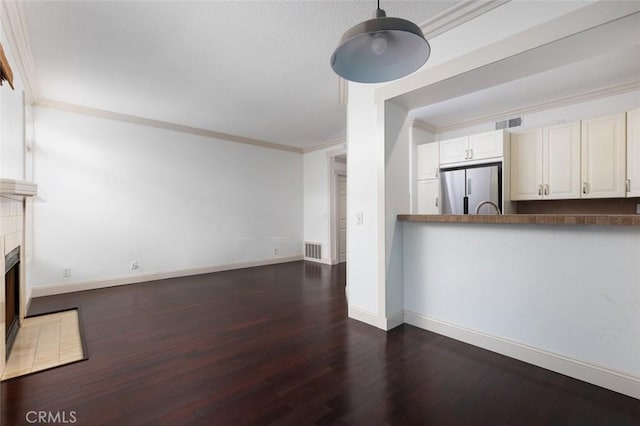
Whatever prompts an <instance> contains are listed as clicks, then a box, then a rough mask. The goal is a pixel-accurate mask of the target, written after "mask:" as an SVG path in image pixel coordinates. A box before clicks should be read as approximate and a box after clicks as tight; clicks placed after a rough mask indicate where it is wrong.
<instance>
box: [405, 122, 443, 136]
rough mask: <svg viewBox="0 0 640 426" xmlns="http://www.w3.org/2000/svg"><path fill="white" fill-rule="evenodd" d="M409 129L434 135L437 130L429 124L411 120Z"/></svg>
mask: <svg viewBox="0 0 640 426" xmlns="http://www.w3.org/2000/svg"><path fill="white" fill-rule="evenodd" d="M411 127H413V128H414V129H419V130H424V131H425V132H429V133H435V132H436V131H437V130H438V129H437V128H436V127H434V126H432V125H431V124H429V123H425V122H424V121H420V120H413V121H412V122H411Z"/></svg>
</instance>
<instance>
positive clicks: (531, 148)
mask: <svg viewBox="0 0 640 426" xmlns="http://www.w3.org/2000/svg"><path fill="white" fill-rule="evenodd" d="M511 199H512V200H540V199H542V129H532V130H525V131H520V132H514V133H511Z"/></svg>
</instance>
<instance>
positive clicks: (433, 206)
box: [418, 179, 440, 214]
mask: <svg viewBox="0 0 640 426" xmlns="http://www.w3.org/2000/svg"><path fill="white" fill-rule="evenodd" d="M439 192H440V184H439V179H424V180H419V181H418V214H438V213H440V206H439V204H440V203H439Z"/></svg>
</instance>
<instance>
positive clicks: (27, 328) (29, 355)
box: [2, 309, 84, 380]
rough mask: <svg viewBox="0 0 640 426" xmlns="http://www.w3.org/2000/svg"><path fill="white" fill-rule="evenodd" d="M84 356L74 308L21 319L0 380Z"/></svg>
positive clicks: (62, 363) (74, 360)
mask: <svg viewBox="0 0 640 426" xmlns="http://www.w3.org/2000/svg"><path fill="white" fill-rule="evenodd" d="M82 359H84V351H83V349H82V337H81V335H80V326H79V319H78V311H77V310H76V309H73V310H70V311H64V312H58V313H55V314H47V315H40V316H36V317H31V318H25V320H24V322H23V324H22V326H21V327H20V330H19V331H18V336H17V337H16V340H15V343H14V344H13V348H12V349H11V354H10V355H9V359H8V360H7V365H6V368H5V370H4V373H3V375H2V380H6V379H11V378H14V377H18V376H23V375H25V374H29V373H35V372H37V371H42V370H46V369H49V368H53V367H58V366H61V365H65V364H69V363H72V362H76V361H80V360H82Z"/></svg>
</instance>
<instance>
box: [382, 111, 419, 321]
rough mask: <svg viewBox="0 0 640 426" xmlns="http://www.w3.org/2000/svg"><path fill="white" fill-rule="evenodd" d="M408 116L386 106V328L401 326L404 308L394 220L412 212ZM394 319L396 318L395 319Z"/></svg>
mask: <svg viewBox="0 0 640 426" xmlns="http://www.w3.org/2000/svg"><path fill="white" fill-rule="evenodd" d="M407 113H408V111H407V110H406V109H404V108H401V107H399V106H397V105H395V104H393V103H391V102H387V103H386V104H385V141H386V142H385V228H386V230H385V246H386V278H385V299H386V306H385V317H386V319H387V322H388V324H387V327H386V328H392V327H395V326H397V325H400V324H402V319H401V318H402V311H403V307H404V303H403V294H404V289H403V279H404V278H403V267H402V257H403V250H402V228H401V223H400V222H398V221H397V220H396V217H397V215H398V214H400V213H406V212H409V211H410V210H411V198H410V193H409V188H410V182H411V169H410V168H409V164H411V148H412V145H411V142H412V138H411V127H410V124H411V123H410V120H409V119H408V116H407ZM397 316H399V319H395V318H394V317H397ZM390 319H391V320H390ZM389 321H390V322H389Z"/></svg>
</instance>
